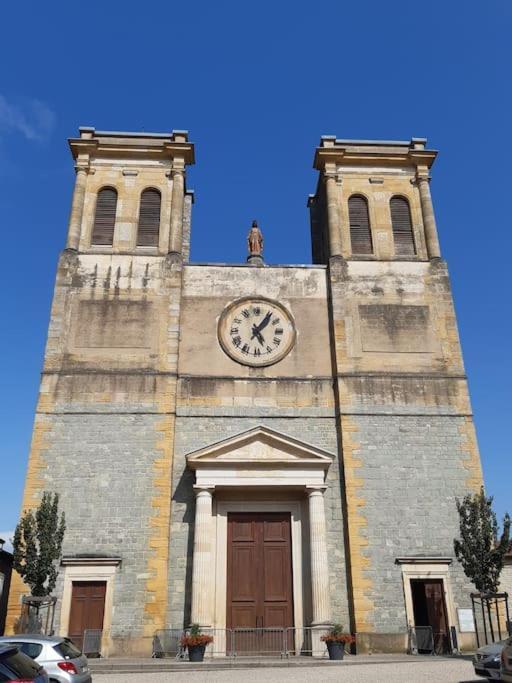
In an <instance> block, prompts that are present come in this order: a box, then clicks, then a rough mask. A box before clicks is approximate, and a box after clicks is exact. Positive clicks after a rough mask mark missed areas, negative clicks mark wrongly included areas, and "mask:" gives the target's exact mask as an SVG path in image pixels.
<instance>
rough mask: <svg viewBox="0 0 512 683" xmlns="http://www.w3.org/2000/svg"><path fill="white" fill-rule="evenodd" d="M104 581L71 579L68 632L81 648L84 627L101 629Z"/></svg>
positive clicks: (103, 610)
mask: <svg viewBox="0 0 512 683" xmlns="http://www.w3.org/2000/svg"><path fill="white" fill-rule="evenodd" d="M106 588H107V584H106V582H105V581H76V582H75V581H73V588H72V593H71V612H70V614H69V628H68V634H69V637H70V638H71V640H72V641H73V642H74V643H75V645H76V646H77V647H79V648H80V649H82V647H83V636H84V631H85V629H102V628H103V615H104V612H105V593H106Z"/></svg>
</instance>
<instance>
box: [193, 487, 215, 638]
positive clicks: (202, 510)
mask: <svg viewBox="0 0 512 683" xmlns="http://www.w3.org/2000/svg"><path fill="white" fill-rule="evenodd" d="M194 488H195V490H196V521H195V528H194V559H193V567H192V611H191V620H192V623H193V624H199V626H201V627H203V628H207V627H211V625H212V606H213V585H212V582H213V581H214V577H215V574H214V568H213V566H212V535H213V528H212V526H213V525H212V519H213V517H212V491H213V489H212V488H205V487H203V486H195V487H194Z"/></svg>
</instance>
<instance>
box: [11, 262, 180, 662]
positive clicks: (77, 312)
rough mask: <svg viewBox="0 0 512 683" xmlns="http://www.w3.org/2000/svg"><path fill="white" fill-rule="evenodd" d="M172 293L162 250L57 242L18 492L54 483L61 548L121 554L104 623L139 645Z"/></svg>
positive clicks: (174, 316)
mask: <svg viewBox="0 0 512 683" xmlns="http://www.w3.org/2000/svg"><path fill="white" fill-rule="evenodd" d="M180 296H181V266H180V265H179V264H176V263H171V262H169V261H168V260H166V259H165V258H161V257H155V256H150V255H146V256H128V255H120V254H117V255H114V254H110V255H106V254H94V255H84V254H81V255H73V254H70V253H69V252H64V253H63V255H62V256H61V259H60V261H59V268H58V274H57V281H56V288H55V294H54V300H53V304H52V313H51V322H50V327H49V333H48V342H47V348H46V355H45V363H44V368H43V374H42V380H41V388H40V395H39V401H38V405H37V410H36V418H35V426H34V435H33V440H32V447H31V453H30V457H29V465H28V474H27V479H26V487H25V493H24V499H23V508H24V509H27V508H33V507H35V506H37V504H38V501H39V499H40V496H41V494H42V491H44V490H48V491H56V492H58V493H59V494H60V495H61V501H62V508H63V509H64V510H65V512H66V515H67V526H68V530H67V533H66V537H65V545H64V554H69V555H83V554H100V555H109V556H112V555H114V556H119V557H121V564H120V566H119V567H118V569H117V574H116V578H115V583H114V606H115V607H114V612H113V617H112V634H111V635H112V637H113V639H114V647H115V641H116V639H120V638H122V637H124V636H127V635H129V636H130V637H131V638H132V639H133V642H134V643H135V644H134V650H135V651H136V650H137V648H138V647H139V649H140V648H144V647H145V645H144V643H143V641H144V638H146V639H148V642H149V646H148V647H147V648H146V649H149V648H150V638H151V636H152V634H153V632H154V630H155V629H156V628H162V627H164V626H165V623H166V609H167V581H168V534H169V520H170V497H169V489H170V477H171V464H172V449H173V442H174V422H175V402H176V366H177V350H178V349H177V345H178V330H179V325H178V321H179V312H180ZM61 579H62V577H61ZM58 590H59V591H60V590H62V580H60V581H59V584H58ZM23 592H24V587H23V585H22V584H21V582H20V580H19V579H18V580H17V583H16V585H15V586H14V590H13V593H12V594H11V602H10V614H9V617H10V623H9V625H10V627H11V628H12V624H13V621H14V619H15V618H16V617H17V616H18V614H19V598H20V595H21V594H22V593H23ZM57 595H58V597H61V596H60V594H59V593H58V594H57ZM59 609H60V601H59V603H58V608H57V611H58V610H59ZM59 619H60V614H59V612H58V620H59ZM137 639H139V642H140V646H139V645H137V644H136V643H137ZM146 644H147V643H146Z"/></svg>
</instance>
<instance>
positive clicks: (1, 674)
mask: <svg viewBox="0 0 512 683" xmlns="http://www.w3.org/2000/svg"><path fill="white" fill-rule="evenodd" d="M11 681H12V683H14V682H15V681H17V683H32V682H33V683H48V676H47V674H46V671H45V670H44V669H43V667H42V666H40V665H39V664H36V662H34V660H33V659H30V657H27V655H24V654H23V652H20V651H19V648H17V647H16V646H14V645H0V683H8V682H11Z"/></svg>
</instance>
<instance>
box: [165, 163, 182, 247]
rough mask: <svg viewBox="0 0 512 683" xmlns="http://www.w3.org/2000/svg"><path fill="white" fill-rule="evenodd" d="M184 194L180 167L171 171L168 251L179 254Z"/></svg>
mask: <svg viewBox="0 0 512 683" xmlns="http://www.w3.org/2000/svg"><path fill="white" fill-rule="evenodd" d="M184 195H185V172H184V170H183V169H181V168H176V169H173V171H172V198H171V234H170V237H169V253H170V254H181V252H182V250H183V201H184Z"/></svg>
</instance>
